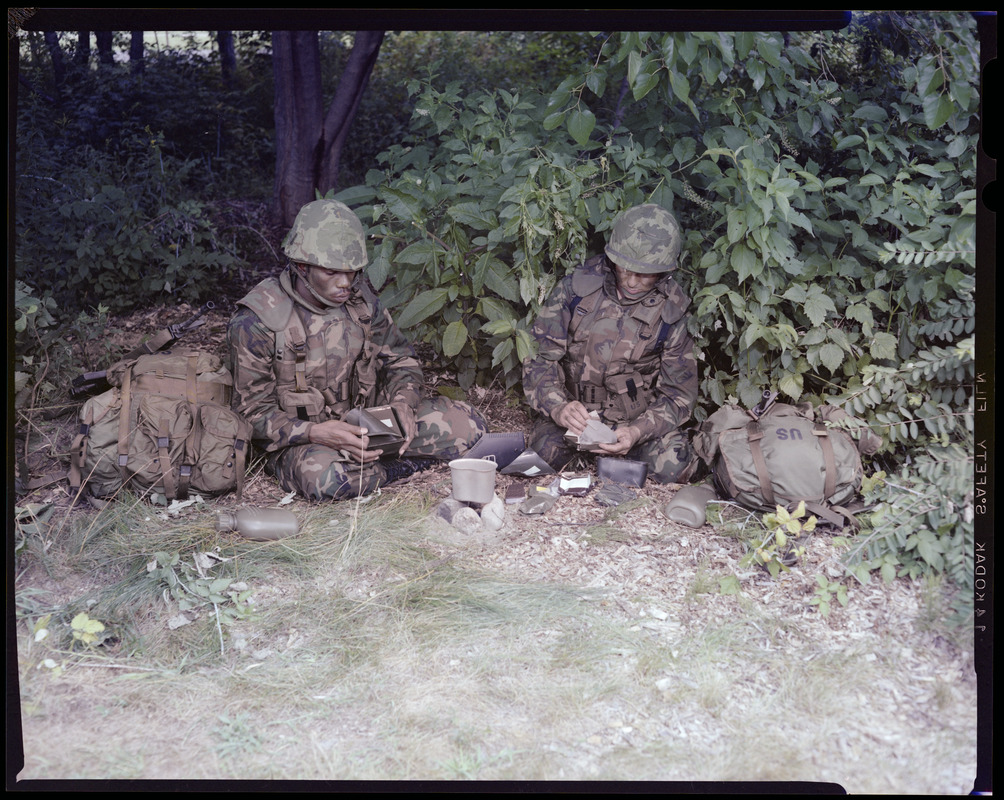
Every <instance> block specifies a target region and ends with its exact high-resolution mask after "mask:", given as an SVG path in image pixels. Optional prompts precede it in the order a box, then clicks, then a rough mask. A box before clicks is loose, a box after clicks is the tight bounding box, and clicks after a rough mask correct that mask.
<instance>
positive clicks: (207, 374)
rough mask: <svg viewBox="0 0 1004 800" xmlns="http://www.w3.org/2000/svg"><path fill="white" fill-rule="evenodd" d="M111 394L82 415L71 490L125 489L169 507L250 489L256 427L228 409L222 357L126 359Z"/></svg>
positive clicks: (113, 377)
mask: <svg viewBox="0 0 1004 800" xmlns="http://www.w3.org/2000/svg"><path fill="white" fill-rule="evenodd" d="M107 380H108V382H109V384H111V387H112V388H110V389H109V390H108V391H106V392H103V393H102V394H99V395H97V396H95V397H92V398H90V399H88V400H87V401H86V402H85V403H84V404H83V406H82V407H81V409H80V429H79V431H78V433H77V436H76V437H75V438H74V440H73V445H72V448H71V454H70V474H69V479H70V486H71V488H72V489H73V490H74V493H75V494H76V493H77V492H78V491H79V490H80V489H82V488H83V487H87V488H88V489H89V491H90V492H91V494H92V495H94V496H96V497H109V496H110V495H113V494H114V493H115V492H117V491H118V490H119V489H121V488H122V487H124V486H128V487H131V488H138V489H141V490H146V489H151V490H153V491H155V492H159V493H161V494H163V495H164V496H165V497H166V498H167V499H168V500H175V499H183V498H185V497H186V496H187V495H188V493H189V492H190V491H191V492H196V493H199V494H206V495H217V494H223V493H224V492H228V491H232V490H236V491H237V497H238V501H239V499H240V496H241V492H242V490H243V486H244V468H245V464H246V460H247V455H248V448H249V447H250V441H251V426H250V424H249V423H248V422H247V420H245V419H244V418H243V417H242V416H240V415H239V414H237V413H236V412H234V411H232V410H231V409H230V394H231V389H232V385H233V379H232V377H231V375H230V372H229V371H228V370H227V369H226V368H224V367H223V366H222V363H221V361H220V359H219V357H218V356H215V355H211V354H208V353H204V352H200V351H198V350H192V349H187V348H175V349H173V350H164V351H160V352H157V353H151V354H149V355H142V356H140V357H138V358H135V359H126V360H124V361H120V362H118V363H117V364H115V365H114V366H112V367H111V368H110V369H109V370H108V371H107Z"/></svg>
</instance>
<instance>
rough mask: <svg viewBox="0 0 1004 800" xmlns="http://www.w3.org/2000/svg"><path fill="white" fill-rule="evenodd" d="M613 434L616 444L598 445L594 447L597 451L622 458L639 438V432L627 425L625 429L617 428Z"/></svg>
mask: <svg viewBox="0 0 1004 800" xmlns="http://www.w3.org/2000/svg"><path fill="white" fill-rule="evenodd" d="M615 433H616V434H617V441H616V442H613V443H612V444H599V445H597V446H596V447H597V449H598V450H602V451H603V452H604V453H609V454H610V455H612V456H622V455H624V454H625V453H627V452H628V451H629V450H630V449H631V448H632V447H634V446H635V445H636V444H637V443H638V440H639V439H640V438H641V431H639V430H638V429H637V428H635V427H634V426H632V425H628V426H627V427H626V428H617V429H616V431H615Z"/></svg>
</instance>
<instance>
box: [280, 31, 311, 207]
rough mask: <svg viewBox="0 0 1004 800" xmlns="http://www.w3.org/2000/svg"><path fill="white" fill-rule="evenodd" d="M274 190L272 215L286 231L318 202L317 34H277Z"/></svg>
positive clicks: (300, 32) (302, 32) (299, 32)
mask: <svg viewBox="0 0 1004 800" xmlns="http://www.w3.org/2000/svg"><path fill="white" fill-rule="evenodd" d="M272 68H273V71H274V73H275V101H274V102H275V150H276V154H275V187H274V189H273V193H272V211H273V214H274V215H275V217H276V219H277V220H279V222H281V223H282V224H283V225H286V226H289V225H292V224H293V219H294V218H295V217H296V212H297V211H299V210H300V207H301V206H303V205H304V204H305V203H308V202H310V201H311V200H313V199H314V188H315V187H316V186H317V163H318V158H317V154H316V153H317V150H318V145H319V138H320V131H321V121H322V107H321V53H320V47H319V45H318V41H317V31H274V32H273V33H272Z"/></svg>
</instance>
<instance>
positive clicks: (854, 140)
mask: <svg viewBox="0 0 1004 800" xmlns="http://www.w3.org/2000/svg"><path fill="white" fill-rule="evenodd" d="M862 142H864V137H862V136H858V135H857V134H856V133H855V134H852V135H851V136H845V137H844V138H843V139H841V140H840V141H838V142H837V144H836V146H835V147H834V148H833V149H834V151H839V150H846V149H847V148H848V147H857V146H858V145H859V144H861V143H862Z"/></svg>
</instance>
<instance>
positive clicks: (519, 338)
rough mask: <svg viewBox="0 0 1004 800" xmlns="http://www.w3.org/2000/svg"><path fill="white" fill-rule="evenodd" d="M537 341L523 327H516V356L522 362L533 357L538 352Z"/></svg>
mask: <svg viewBox="0 0 1004 800" xmlns="http://www.w3.org/2000/svg"><path fill="white" fill-rule="evenodd" d="M536 347H537V343H536V341H535V340H534V338H533V337H532V336H530V334H529V333H528V332H527V331H525V330H524V329H523V328H517V329H516V358H517V359H519V362H520V363H521V364H522V363H523V362H525V361H527V360H528V359H530V358H532V357H533V355H534V353H535V352H536Z"/></svg>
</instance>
